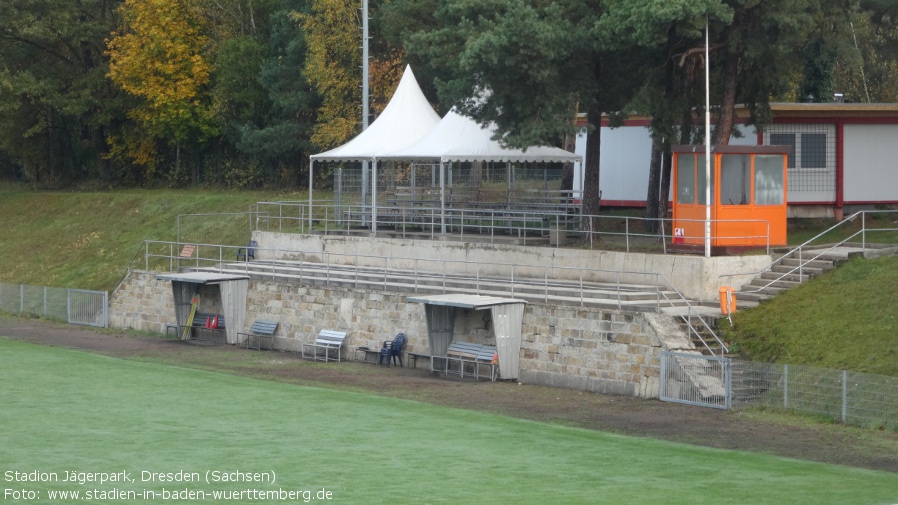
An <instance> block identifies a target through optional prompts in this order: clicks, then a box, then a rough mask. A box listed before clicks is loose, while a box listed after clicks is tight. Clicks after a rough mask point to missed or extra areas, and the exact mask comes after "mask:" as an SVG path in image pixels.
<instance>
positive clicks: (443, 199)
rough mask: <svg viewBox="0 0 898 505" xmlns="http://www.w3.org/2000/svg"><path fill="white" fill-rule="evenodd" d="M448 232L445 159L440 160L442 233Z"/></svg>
mask: <svg viewBox="0 0 898 505" xmlns="http://www.w3.org/2000/svg"><path fill="white" fill-rule="evenodd" d="M445 234H446V181H445V179H444V177H443V160H440V235H445Z"/></svg>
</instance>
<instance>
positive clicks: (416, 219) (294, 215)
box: [255, 200, 771, 254]
mask: <svg viewBox="0 0 898 505" xmlns="http://www.w3.org/2000/svg"><path fill="white" fill-rule="evenodd" d="M317 202H318V203H317V204H316V203H313V206H312V210H311V212H312V214H313V217H312V218H310V217H309V216H307V215H306V211H307V210H308V209H309V205H308V202H294V201H285V202H258V203H257V204H256V205H255V209H256V210H255V212H261V211H260V208H261V206H265V205H270V206H277V208H278V210H277V212H276V213H272V214H271V215H270V219H277V220H278V224H277V227H276V229H274V230H271V231H278V232H283V231H284V230H285V228H287V229H291V230H293V229H295V230H296V231H297V232H299V233H309V232H310V231H312V230H310V229H309V225H308V223H309V222H316V223H318V226H322V225H323V228H322V229H316V230H315V231H316V232H322V233H324V234H325V235H328V234H331V233H340V234H345V233H364V234H367V233H371V230H370V229H368V228H367V227H366V226H367V225H366V223H370V219H371V211H372V207H371V206H370V205H362V204H339V205H337V204H335V203H333V202H332V201H330V200H318V201H317ZM284 207H298V209H297V210H296V211H290V212H285V211H284ZM316 209H317V210H316ZM578 209H579V208H578ZM377 210H378V222H379V223H380V225H381V226H391V227H395V229H396V230H398V233H400V234H401V236H402V237H406V234H407V233H410V232H408V230H409V229H410V228H415V227H418V228H420V229H421V231H422V232H427V231H428V230H429V234H430V238H435V237H436V236H438V235H442V236H457V237H458V239H459V240H461V241H463V240H465V239H466V237H471V236H472V233H471V232H470V231H468V230H478V231H479V233H474V234H473V235H474V236H479V237H483V238H488V241H489V242H490V243H493V242H494V241H495V239H496V235H497V233H496V232H497V231H501V232H503V233H505V234H507V235H509V236H512V235H515V234H517V236H518V238H519V239H520V240H521V241H522V243H523V244H525V245H526V242H527V240H528V237H533V235H534V234H541V235H542V234H544V233H546V232H547V231H549V230H550V229H551V227H552V225H553V224H554V225H556V226H561V227H563V229H565V230H566V231H567V232H569V233H575V234H577V233H579V234H586V235H587V236H588V238H589V243H590V247H592V246H593V238H594V236H608V237H614V236H620V237H623V240H624V246H625V250H626V251H627V252H630V249H631V241H632V240H633V239H634V238H640V237H642V238H647V239H653V240H660V241H661V242H662V248H663V252H664V253H667V249H668V248H667V241H668V240H672V239H673V236H672V235H668V232H667V230H671V233H672V232H673V228H672V223H673V222H674V220H673V219H671V218H644V217H632V216H608V215H584V214H582V213H580V212H579V210H578V211H577V212H575V213H573V214H570V213H568V212H567V211H565V212H557V211H552V210H551V209H538V210H527V209H514V208H508V209H497V208H482V209H481V208H471V207H467V208H458V207H451V208H446V209H442V208H440V207H431V206H426V205H407V206H389V205H386V206H382V205H378V207H377ZM274 214H276V215H274ZM314 215H317V216H318V218H314ZM322 215H323V219H322V218H321V216H322ZM594 220H599V221H603V222H620V221H623V228H624V230H623V231H622V232H621V231H614V230H609V227H608V226H603V227H600V229H597V230H593V229H592V224H593V221H594ZM676 221H677V222H696V223H704V222H705V221H704V220H700V219H677V220H676ZM712 221H713V222H714V223H759V224H762V225H763V227H764V228H765V230H766V231H765V232H763V233H762V234H760V235H716V236H715V237H713V238H714V239H754V240H756V241H763V243H764V247H765V248H766V251H767V253H768V254H769V253H770V247H771V246H770V223H769V222H768V221H767V220H763V219H725V220H721V219H716V220H712ZM504 222H511V223H512V224H503V223H504ZM534 222H540V223H542V225H541V226H531V225H530V223H534ZM584 222H585V224H586V226H587V229H583V228H582V224H583V223H584ZM649 222H657V223H658V224H659V226H658V229H659V232H657V233H640V232H638V231H635V229H636V228H639V226H638V225H635V224H634V223H649ZM289 223H294V224H293V225H291V224H289ZM497 223H498V224H497ZM668 223H670V226H668ZM257 224H258V223H257ZM353 226H357V229H353ZM569 227H570V228H569ZM256 229H259V230H262V229H261V228H260V227H258V226H257V228H256ZM447 229H448V230H449V231H448V232H447V231H446V230H447ZM269 230H270V228H269ZM453 230H455V231H454V232H453ZM262 231H268V230H262ZM377 233H378V231H377V230H375V231H374V235H377ZM390 233H394V232H390ZM447 233H448V235H447ZM543 236H544V235H543ZM684 238H686V239H689V238H692V239H696V240H699V241H701V240H703V239H704V237H684Z"/></svg>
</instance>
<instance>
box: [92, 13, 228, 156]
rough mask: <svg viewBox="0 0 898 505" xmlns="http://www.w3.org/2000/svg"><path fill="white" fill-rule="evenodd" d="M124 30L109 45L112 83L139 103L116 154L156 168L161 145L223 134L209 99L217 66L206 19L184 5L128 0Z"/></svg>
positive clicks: (116, 145) (115, 141)
mask: <svg viewBox="0 0 898 505" xmlns="http://www.w3.org/2000/svg"><path fill="white" fill-rule="evenodd" d="M119 13H120V14H121V16H122V20H123V25H122V27H121V28H120V29H119V30H118V31H116V32H114V33H113V34H112V38H111V39H110V40H108V41H107V48H108V49H107V55H108V57H109V78H110V79H111V80H112V81H113V82H114V83H115V84H117V85H118V86H119V87H121V88H122V89H123V90H124V91H126V92H127V93H129V94H130V95H133V96H134V97H136V98H137V99H138V103H137V105H136V106H134V107H132V108H131V109H130V110H129V111H128V118H129V119H131V120H132V121H134V123H133V127H132V128H130V129H125V130H123V132H122V134H121V136H118V137H113V138H112V139H111V140H112V143H113V154H118V155H120V156H122V157H124V158H126V159H129V160H131V162H133V163H135V164H137V165H142V166H144V167H146V170H147V171H148V172H149V173H152V172H153V171H154V170H155V168H156V162H157V151H158V147H159V143H160V142H165V143H168V144H169V145H172V146H174V148H175V153H176V154H175V170H176V171H177V170H178V167H180V164H181V148H182V146H185V145H191V146H195V145H196V144H197V143H202V142H204V141H206V140H208V139H209V138H211V137H212V136H214V135H216V134H217V129H216V127H215V122H214V117H213V115H214V112H213V109H212V107H211V104H210V101H209V99H208V95H206V94H205V93H204V90H205V88H206V86H207V85H208V84H209V79H210V74H211V71H212V69H211V66H210V64H209V61H208V60H207V58H206V57H205V55H204V49H206V46H207V45H208V43H209V39H208V37H207V36H206V35H205V33H204V31H203V29H204V26H203V21H202V17H201V16H199V15H198V12H197V11H196V10H195V9H194V8H192V7H191V6H190V4H188V3H187V2H185V1H184V0H125V2H124V3H123V4H122V5H121V7H120V8H119Z"/></svg>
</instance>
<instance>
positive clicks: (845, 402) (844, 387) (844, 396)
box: [842, 370, 848, 423]
mask: <svg viewBox="0 0 898 505" xmlns="http://www.w3.org/2000/svg"><path fill="white" fill-rule="evenodd" d="M847 420H848V370H842V422H843V423H844V422H845V421H847Z"/></svg>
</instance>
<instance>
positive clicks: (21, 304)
mask: <svg viewBox="0 0 898 505" xmlns="http://www.w3.org/2000/svg"><path fill="white" fill-rule="evenodd" d="M108 305H109V294H108V293H107V292H106V291H89V290H85V289H67V288H51V287H46V286H28V285H25V284H4V283H0V310H2V311H4V312H8V313H11V314H27V315H32V316H37V317H45V318H48V319H56V320H59V321H66V322H68V323H71V324H81V325H87V326H98V327H101V328H106V327H108V326H109V310H108Z"/></svg>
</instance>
